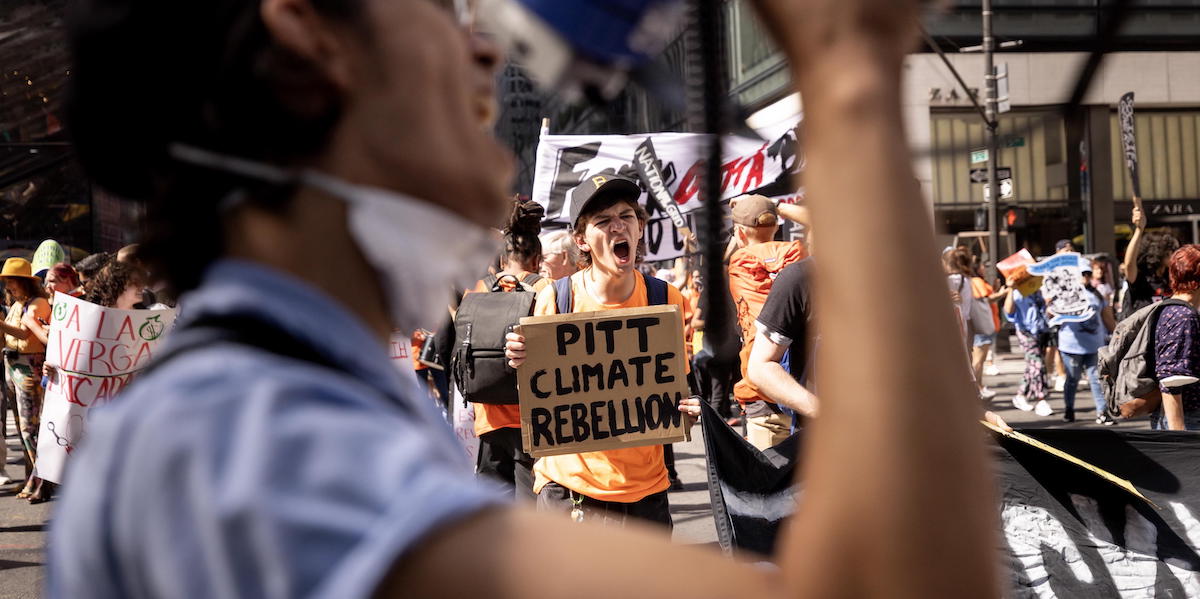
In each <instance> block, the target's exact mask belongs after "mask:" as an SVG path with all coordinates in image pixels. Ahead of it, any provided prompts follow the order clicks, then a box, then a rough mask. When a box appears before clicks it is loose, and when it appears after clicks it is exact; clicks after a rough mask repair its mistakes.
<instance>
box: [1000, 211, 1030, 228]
mask: <svg viewBox="0 0 1200 599" xmlns="http://www.w3.org/2000/svg"><path fill="white" fill-rule="evenodd" d="M1027 220H1028V210H1027V209H1025V208H1022V207H1020V206H1009V207H1008V208H1007V209H1005V211H1004V226H1005V227H1006V228H1008V229H1009V230H1013V229H1024V228H1025V225H1026V223H1027Z"/></svg>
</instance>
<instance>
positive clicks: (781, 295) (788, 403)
mask: <svg viewBox="0 0 1200 599" xmlns="http://www.w3.org/2000/svg"><path fill="white" fill-rule="evenodd" d="M812 272H813V259H812V258H805V259H804V260H801V261H800V262H797V263H795V264H792V265H790V266H788V267H787V268H784V269H783V270H781V271H780V272H779V276H778V277H777V278H776V279H775V283H774V285H773V286H772V287H771V293H770V295H768V296H767V302H766V303H765V304H764V305H763V309H762V312H760V313H759V314H758V320H757V333H756V335H755V339H754V347H753V349H752V350H751V351H750V359H749V361H748V364H747V365H746V374H747V376H748V377H749V378H750V381H751V382H752V383H754V384H755V386H757V387H758V389H759V390H760V391H762V392H763V393H764V394H765V395H766V396H767V397H769V398H771V399H772V400H774V401H775V402H776V403H778V404H779V405H781V406H784V407H787V408H790V409H792V410H795V411H797V412H799V413H801V414H803V415H805V416H816V415H817V407H818V402H817V396H816V395H813V394H812V393H811V392H810V391H809V390H808V389H807V388H805V384H807V383H808V378H809V376H808V375H809V374H810V371H811V370H812V368H811V365H812V359H811V358H812V356H811V352H812V348H813V342H814V340H815V335H814V331H813V326H812V325H813V313H812V289H811V279H812ZM789 348H790V349H791V355H790V357H789V360H788V363H789V366H790V371H791V372H790V374H789V372H788V370H785V369H784V368H783V365H782V364H781V363H780V362H781V360H783V356H784V353H786V352H787V351H788V349H789Z"/></svg>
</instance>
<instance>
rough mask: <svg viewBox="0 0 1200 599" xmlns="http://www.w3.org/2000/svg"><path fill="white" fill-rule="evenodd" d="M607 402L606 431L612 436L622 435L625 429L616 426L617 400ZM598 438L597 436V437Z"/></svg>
mask: <svg viewBox="0 0 1200 599" xmlns="http://www.w3.org/2000/svg"><path fill="white" fill-rule="evenodd" d="M607 403H608V431H609V434H610V435H612V436H613V437H616V436H620V435H624V434H625V432H626V431H625V429H623V428H620V427H618V426H617V402H615V401H610V402H607ZM597 438H599V437H597Z"/></svg>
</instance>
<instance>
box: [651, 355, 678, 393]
mask: <svg viewBox="0 0 1200 599" xmlns="http://www.w3.org/2000/svg"><path fill="white" fill-rule="evenodd" d="M674 357H675V352H667V353H664V354H658V355H656V356H654V382H655V383H658V384H659V385H661V384H663V383H673V382H675V376H674V375H668V374H667V372H668V370H670V366H668V365H667V363H666V362H667V360H670V359H671V358H674Z"/></svg>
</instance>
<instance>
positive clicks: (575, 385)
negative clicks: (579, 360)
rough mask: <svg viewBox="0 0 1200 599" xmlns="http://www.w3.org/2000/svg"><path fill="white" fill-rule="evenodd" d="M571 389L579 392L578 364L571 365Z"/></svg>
mask: <svg viewBox="0 0 1200 599" xmlns="http://www.w3.org/2000/svg"><path fill="white" fill-rule="evenodd" d="M571 390H572V391H574V392H576V393H579V365H578V364H572V365H571Z"/></svg>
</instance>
